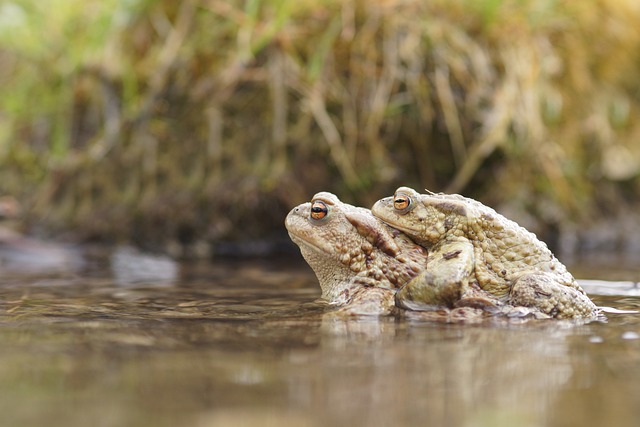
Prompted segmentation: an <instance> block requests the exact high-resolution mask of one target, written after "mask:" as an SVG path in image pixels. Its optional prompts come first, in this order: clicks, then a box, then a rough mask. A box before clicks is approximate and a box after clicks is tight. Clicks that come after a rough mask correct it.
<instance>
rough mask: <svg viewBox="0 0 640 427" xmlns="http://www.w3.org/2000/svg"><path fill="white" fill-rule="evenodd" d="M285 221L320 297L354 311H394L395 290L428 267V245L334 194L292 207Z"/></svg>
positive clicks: (359, 312)
mask: <svg viewBox="0 0 640 427" xmlns="http://www.w3.org/2000/svg"><path fill="white" fill-rule="evenodd" d="M285 226H286V228H287V231H288V232H289V236H290V237H291V240H293V242H294V243H296V244H297V245H298V246H299V247H300V251H301V253H302V256H303V257H304V258H305V260H306V261H307V263H308V264H309V265H310V266H311V268H312V269H313V270H314V272H315V274H316V276H317V278H318V281H319V282H320V288H321V290H322V297H321V298H322V299H323V300H324V301H326V302H328V303H329V304H331V305H336V306H340V307H342V309H343V310H345V311H347V312H350V313H355V314H387V313H390V312H391V310H392V308H393V306H394V295H395V292H396V290H397V289H398V288H400V287H401V286H402V285H403V284H405V283H406V282H408V281H409V280H411V279H412V278H414V277H416V276H417V275H418V273H420V272H421V271H422V270H423V269H424V268H425V266H426V259H427V251H426V250H425V249H424V248H422V247H421V246H419V245H417V244H415V243H414V242H413V241H411V239H409V238H408V237H407V236H405V235H404V234H403V233H401V232H400V231H398V230H395V229H393V228H391V227H389V226H387V225H386V224H384V223H383V222H382V221H380V220H378V219H377V218H375V217H374V216H373V215H371V212H370V211H369V209H365V208H360V207H355V206H352V205H349V204H347V203H343V202H341V201H340V200H339V199H338V197H336V196H335V195H333V194H331V193H327V192H321V193H318V194H316V195H315V196H314V197H313V199H312V201H311V202H307V203H303V204H301V205H299V206H297V207H295V208H293V209H292V210H291V211H290V212H289V214H288V215H287V218H286V220H285Z"/></svg>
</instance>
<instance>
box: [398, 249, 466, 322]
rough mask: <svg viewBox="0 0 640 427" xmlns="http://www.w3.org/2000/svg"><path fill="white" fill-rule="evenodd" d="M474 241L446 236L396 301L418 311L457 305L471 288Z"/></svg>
mask: <svg viewBox="0 0 640 427" xmlns="http://www.w3.org/2000/svg"><path fill="white" fill-rule="evenodd" d="M473 265H474V254H473V245H472V244H471V242H470V241H469V240H467V239H464V238H455V239H446V240H444V241H442V242H440V243H438V244H437V245H435V246H434V247H433V248H432V249H431V250H430V254H429V260H428V262H427V268H426V270H425V271H423V272H422V273H421V274H420V275H419V276H417V277H415V278H414V279H412V280H411V281H410V282H408V283H407V284H406V285H404V286H403V287H402V288H401V289H400V290H399V291H398V292H397V293H396V298H395V299H396V305H397V306H398V307H401V308H405V309H408V310H415V311H429V310H437V309H440V308H443V307H448V308H451V307H454V305H455V304H456V302H458V301H459V300H460V298H461V296H462V295H463V294H464V293H465V292H466V290H467V289H468V288H469V278H470V276H471V275H472V272H473Z"/></svg>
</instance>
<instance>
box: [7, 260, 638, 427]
mask: <svg viewBox="0 0 640 427" xmlns="http://www.w3.org/2000/svg"><path fill="white" fill-rule="evenodd" d="M54 265H55V263H54ZM64 265H65V267H64V268H61V269H55V268H51V266H48V267H47V268H36V267H37V265H36V266H33V265H31V266H30V267H29V268H26V267H24V268H20V267H19V266H18V267H15V266H14V267H11V268H9V267H6V266H5V271H4V275H3V278H2V279H0V301H1V302H0V342H1V343H2V345H1V346H0V414H2V416H1V417H0V425H1V426H87V425H90V426H150V425H153V426H187V425H188V426H196V427H197V426H230V425H233V426H236V425H237V426H325V425H333V426H356V425H366V426H389V425H405V426H418V425H420V426H422V425H434V426H465V427H466V426H469V427H471V426H513V425H518V426H575V425H616V426H636V425H638V423H639V422H640V315H638V314H609V315H608V319H607V321H595V322H578V323H576V322H564V321H562V322H561V321H530V322H511V323H508V322H499V321H487V322H484V323H479V324H444V323H438V322H433V321H424V320H421V319H416V318H404V319H395V318H373V317H372V318H366V317H364V318H352V319H343V318H342V319H341V318H336V317H334V316H331V315H328V314H326V312H325V311H324V310H323V307H321V306H319V305H318V304H316V303H314V300H315V299H316V298H317V297H318V295H319V289H318V288H317V284H316V281H315V278H314V276H313V274H312V273H311V270H310V269H309V268H308V267H307V266H306V265H305V264H304V263H303V262H302V261H301V259H300V258H298V257H291V259H286V260H284V259H280V260H264V261H261V260H251V261H230V260H223V261H220V262H217V263H200V264H190V265H180V266H178V265H177V264H175V263H173V262H172V261H170V260H168V259H165V258H162V257H151V256H146V255H142V254H139V253H137V252H135V251H133V250H131V249H127V248H124V249H121V250H119V251H117V252H116V253H114V254H112V255H111V256H110V257H108V258H106V259H103V258H100V259H98V260H96V261H92V262H89V263H85V264H84V265H80V266H79V265H78V264H77V263H65V264H64ZM70 265H73V266H75V267H73V268H72V267H69V266H70ZM589 265H591V266H593V265H594V264H592V263H591V264H589ZM572 269H574V270H576V271H579V272H580V274H588V275H587V276H584V275H580V276H579V277H589V278H592V279H602V278H603V277H598V275H599V274H601V273H598V272H597V271H589V270H585V269H580V268H579V266H575V268H572ZM598 271H602V270H598ZM610 273H611V272H607V274H610ZM616 274H617V275H615V277H614V278H615V280H618V281H621V280H627V282H622V283H611V282H606V281H600V280H595V281H589V282H584V284H585V288H587V290H588V291H589V293H590V294H591V295H592V297H593V299H594V300H595V301H596V303H597V304H598V305H605V306H610V307H613V308H615V309H618V310H640V296H639V292H638V290H637V286H636V285H635V281H637V280H638V277H640V273H639V272H638V271H637V270H635V271H634V270H633V269H632V268H631V267H629V268H625V269H622V270H620V271H619V272H618V273H616Z"/></svg>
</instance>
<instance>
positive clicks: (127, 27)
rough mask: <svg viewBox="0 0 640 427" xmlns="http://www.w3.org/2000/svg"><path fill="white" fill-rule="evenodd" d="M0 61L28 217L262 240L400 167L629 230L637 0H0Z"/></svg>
mask: <svg viewBox="0 0 640 427" xmlns="http://www.w3.org/2000/svg"><path fill="white" fill-rule="evenodd" d="M0 65H1V66H0V85H1V87H2V89H3V90H2V96H0V195H1V196H2V197H3V198H2V199H1V200H0V202H1V203H0V215H3V216H4V217H5V224H8V223H11V224H10V225H7V227H9V226H10V227H12V228H13V229H15V230H18V231H20V232H24V233H28V234H35V235H38V236H42V237H45V238H48V239H51V238H55V239H63V240H71V241H76V242H101V243H126V244H134V245H137V246H140V247H143V248H146V249H154V250H160V251H164V252H168V253H170V254H171V255H174V256H177V257H208V256H211V255H215V254H217V253H251V254H256V253H267V252H273V251H277V250H280V249H281V248H282V247H283V246H282V245H286V241H287V236H286V232H285V230H284V227H283V221H284V217H285V215H286V214H287V212H288V211H289V210H290V209H291V208H292V207H293V206H295V205H297V204H299V203H302V202H304V201H308V200H309V199H310V198H311V197H312V195H313V194H314V193H316V192H318V191H331V192H334V193H336V194H337V195H338V196H339V197H340V198H341V199H342V200H343V201H345V202H349V203H352V204H358V205H362V206H367V207H370V206H371V205H372V203H373V202H375V201H376V200H377V199H379V198H381V197H384V196H388V195H390V194H392V193H393V191H394V189H395V188H396V187H398V186H399V185H407V186H411V187H414V188H416V189H429V190H431V191H436V192H438V191H445V192H456V193H461V194H463V195H465V196H468V197H473V198H476V199H479V200H481V201H482V202H484V203H485V204H488V205H490V206H493V207H495V208H496V209H497V210H498V211H500V212H502V213H504V214H505V215H507V216H508V217H510V218H512V219H515V220H517V221H518V222H520V223H521V224H522V225H524V226H526V227H528V228H529V229H531V230H532V231H535V232H536V233H538V234H539V236H540V237H541V238H543V239H544V240H546V241H547V243H548V244H549V245H550V246H551V247H552V248H553V249H554V250H557V251H562V252H564V253H569V254H570V253H578V252H585V251H591V250H597V251H605V252H614V251H616V252H617V251H622V252H626V253H638V252H640V218H639V217H640V215H638V214H637V213H636V211H637V210H638V206H639V202H640V121H638V120H637V118H638V114H639V109H640V3H639V2H638V1H637V0H590V1H583V2H575V1H570V0H564V1H563V0H556V1H552V0H518V1H516V0H513V1H509V0H483V1H477V0H432V1H423V0H376V1H346V0H314V1H310V0H244V1H241V0H184V1H180V2H176V1H169V0H82V1H81V0H49V1H47V2H43V1H40V0H4V1H3V2H2V3H1V4H0Z"/></svg>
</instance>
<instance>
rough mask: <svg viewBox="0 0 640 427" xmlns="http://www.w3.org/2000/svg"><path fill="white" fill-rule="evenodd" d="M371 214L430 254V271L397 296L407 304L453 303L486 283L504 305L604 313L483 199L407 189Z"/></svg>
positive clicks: (575, 314)
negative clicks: (423, 192) (483, 202)
mask: <svg viewBox="0 0 640 427" xmlns="http://www.w3.org/2000/svg"><path fill="white" fill-rule="evenodd" d="M372 213H373V214H374V215H375V216H376V217H378V218H380V219H382V220H383V221H384V222H386V223H387V224H389V225H391V226H393V227H394V228H398V229H399V230H401V231H403V232H405V233H406V234H408V235H409V236H411V237H412V238H413V239H414V241H415V242H416V243H418V244H420V245H422V246H424V247H425V248H426V249H427V250H428V251H429V253H430V257H429V261H428V267H427V269H426V270H425V271H424V272H423V273H422V274H421V275H420V276H419V277H417V278H415V279H413V280H412V281H411V282H409V283H408V284H407V285H406V286H404V287H403V288H402V289H401V290H400V291H399V292H398V293H397V294H396V303H397V304H398V305H399V306H401V307H405V308H411V309H414V310H421V309H424V310H428V309H431V308H432V307H434V306H436V307H437V306H441V305H444V306H453V305H455V304H456V303H458V302H459V301H460V299H461V297H462V296H463V295H465V294H467V293H469V292H470V291H471V290H473V289H474V288H475V289H477V288H479V289H481V290H483V291H486V292H489V293H490V294H492V295H494V296H496V298H498V299H499V300H500V301H502V302H503V303H507V304H510V305H513V306H525V307H532V308H536V309H539V310H540V311H542V312H543V313H545V314H547V315H549V316H552V317H556V318H580V317H593V316H595V315H596V314H597V313H598V310H597V308H596V306H595V304H593V302H592V301H591V300H590V299H589V298H588V297H587V296H586V294H585V292H584V291H583V290H582V288H580V286H579V285H578V284H577V282H576V281H575V279H574V278H573V276H572V275H571V274H570V273H569V272H568V271H567V269H566V267H565V266H564V265H563V264H562V263H560V261H558V260H557V259H556V257H555V256H554V255H553V254H552V253H551V251H550V250H549V249H548V248H547V246H546V245H545V244H544V243H543V242H541V241H540V240H538V239H537V238H536V236H535V235H534V234H533V233H531V232H529V231H527V230H525V229H524V228H522V227H520V226H519V225H518V224H516V223H515V222H513V221H511V220H509V219H507V218H505V217H503V216H502V215H500V214H498V213H497V212H496V211H495V210H493V209H491V208H490V207H487V206H485V205H483V204H482V203H480V202H478V201H476V200H473V199H468V198H465V197H463V196H460V195H457V194H419V193H418V192H416V191H415V190H413V189H411V188H407V187H400V188H398V189H397V190H396V192H395V195H394V196H393V197H387V198H384V199H382V200H379V201H378V202H377V203H376V204H375V205H374V206H373V208H372Z"/></svg>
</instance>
